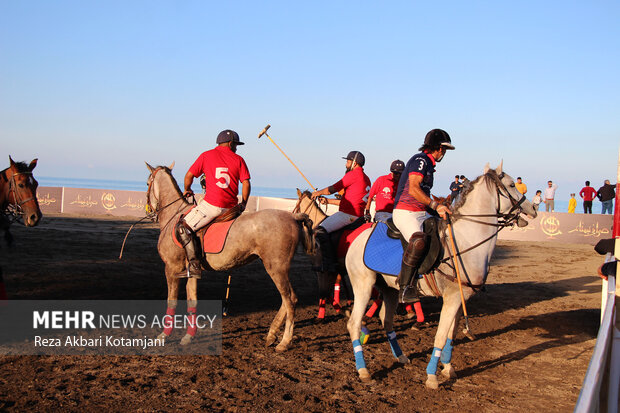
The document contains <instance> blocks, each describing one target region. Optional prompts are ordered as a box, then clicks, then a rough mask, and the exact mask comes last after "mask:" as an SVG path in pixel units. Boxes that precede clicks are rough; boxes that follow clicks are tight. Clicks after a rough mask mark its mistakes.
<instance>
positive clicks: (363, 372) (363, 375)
mask: <svg viewBox="0 0 620 413" xmlns="http://www.w3.org/2000/svg"><path fill="white" fill-rule="evenodd" d="M357 374H359V376H360V380H362V381H363V382H364V383H370V382H372V379H371V378H370V373H369V372H368V369H367V368H366V367H364V368H362V369H359V370H358V371H357Z"/></svg>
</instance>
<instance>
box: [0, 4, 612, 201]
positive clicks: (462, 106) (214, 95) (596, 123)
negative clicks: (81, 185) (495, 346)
mask: <svg viewBox="0 0 620 413" xmlns="http://www.w3.org/2000/svg"><path fill="white" fill-rule="evenodd" d="M618 21H620V3H618V2H611V1H593V2H573V1H545V2H539V1H521V2H507V1H485V2H480V1H468V2H413V1H407V2H382V3H381V4H379V3H377V2H360V1H355V2H353V1H337V2H333V1H331V2H322V1H314V2H271V1H265V2H250V1H247V2H245V1H234V2H209V1H53V2H50V1H8V0H0V142H1V146H0V147H1V149H2V150H1V151H0V156H7V155H9V154H10V155H12V156H13V158H14V159H17V160H25V161H30V160H31V159H32V158H35V157H38V158H39V165H38V166H37V169H36V171H35V172H36V173H35V175H39V176H47V177H84V178H96V179H120V180H143V179H144V180H145V179H146V175H147V171H146V167H145V166H144V161H148V162H149V163H151V164H153V165H155V164H170V163H171V162H172V161H175V162H176V167H175V175H176V177H177V180H181V179H182V176H183V175H184V173H185V172H186V171H187V168H188V167H189V166H190V164H191V163H192V162H193V160H194V159H195V158H196V157H197V156H198V155H199V154H200V153H201V152H202V151H204V150H207V149H211V148H212V147H213V146H214V145H215V138H216V136H217V134H218V132H219V131H221V130H223V129H227V128H230V129H234V130H236V131H237V132H239V134H240V135H241V136H242V138H243V139H244V140H245V142H246V145H245V146H243V147H241V148H240V150H239V154H241V155H242V156H244V158H245V159H246V162H247V163H248V166H249V168H250V172H251V174H252V182H253V185H255V186H263V187H296V186H299V187H307V184H305V181H304V180H303V179H302V178H301V176H300V175H299V174H298V173H297V172H296V171H295V169H294V168H293V167H292V166H291V165H290V164H289V163H288V161H287V160H286V159H285V158H284V157H283V156H282V155H281V154H280V152H278V151H277V149H276V148H275V147H274V146H273V145H272V144H271V143H270V142H269V141H268V140H266V139H264V138H261V139H260V140H258V139H257V135H258V132H260V130H261V129H262V128H263V127H264V126H265V125H266V124H267V123H270V124H271V125H272V127H271V129H270V135H271V136H272V138H273V139H274V140H275V141H276V142H277V143H278V144H279V145H280V146H281V147H282V148H283V149H284V151H285V152H286V153H287V154H288V155H289V156H290V157H291V158H292V159H293V160H294V161H295V162H296V164H297V165H298V166H299V168H300V169H301V170H302V171H303V172H304V174H305V175H306V176H307V177H308V178H309V179H310V181H311V182H312V183H313V184H314V185H315V186H318V187H324V186H327V185H329V184H332V183H334V182H335V181H337V180H338V179H339V178H340V177H341V176H342V175H343V172H344V161H343V160H341V159H340V158H341V157H342V156H345V155H346V153H347V152H349V151H350V150H360V151H362V152H363V153H364V154H365V155H366V159H367V165H366V168H365V169H366V171H367V173H368V175H369V176H370V177H371V179H373V180H374V179H375V178H376V177H377V176H379V175H381V174H384V173H387V171H388V168H389V165H390V163H391V162H392V161H393V160H394V159H397V158H400V159H402V160H404V161H407V159H408V158H409V157H411V156H412V155H413V154H414V153H416V152H417V148H418V147H419V146H420V144H421V142H422V140H423V137H424V135H425V133H426V132H427V131H428V130H430V129H432V128H436V127H439V128H442V129H445V130H446V131H448V133H450V135H451V136H452V141H453V143H454V144H455V146H456V147H457V150H456V151H453V152H450V153H448V155H447V156H446V158H445V159H444V161H443V162H442V163H441V164H439V166H438V169H437V174H436V184H435V189H434V192H435V193H437V194H440V195H441V194H443V195H445V194H447V193H448V185H449V183H450V182H451V181H452V180H453V177H454V175H455V174H457V173H458V174H465V175H467V176H468V177H469V178H474V177H476V176H477V175H479V174H480V173H482V170H483V167H484V165H485V164H486V163H487V162H490V163H491V165H492V166H496V165H497V164H498V163H499V162H500V160H502V159H503V161H504V169H505V170H506V171H507V172H508V173H510V174H511V175H513V176H514V177H516V176H518V175H519V176H522V177H523V178H524V181H525V183H526V184H528V186H529V189H530V191H529V193H528V195H530V197H531V196H533V191H534V189H537V188H540V189H542V188H543V185H544V184H545V183H546V181H547V180H548V179H552V180H554V181H555V182H557V183H558V184H559V189H558V198H560V199H568V198H569V195H568V194H569V193H570V192H578V191H579V189H581V187H582V186H583V181H585V180H586V179H589V180H590V181H592V185H593V186H595V187H596V188H598V187H599V186H600V185H601V184H602V182H603V180H604V179H611V180H612V182H615V177H616V175H617V169H618V166H617V165H618V149H619V144H620V123H619V122H618V119H619V116H620V80H619V79H620V75H619V73H620V64H619V63H620V53H619V50H620V47H619V46H620V25H619V24H618ZM5 162H6V163H8V159H5ZM0 165H1V163H0Z"/></svg>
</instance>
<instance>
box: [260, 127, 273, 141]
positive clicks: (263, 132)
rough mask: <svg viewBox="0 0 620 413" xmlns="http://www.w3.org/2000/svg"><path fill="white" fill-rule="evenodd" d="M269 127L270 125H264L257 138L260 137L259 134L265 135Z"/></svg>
mask: <svg viewBox="0 0 620 413" xmlns="http://www.w3.org/2000/svg"><path fill="white" fill-rule="evenodd" d="M269 128H271V125H267V126H265V129H263V130H262V131H260V133H259V134H258V139H260V137H261V136H263V135H265V134H266V133H267V129H269Z"/></svg>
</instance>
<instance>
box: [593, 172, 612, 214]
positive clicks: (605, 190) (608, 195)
mask: <svg viewBox="0 0 620 413" xmlns="http://www.w3.org/2000/svg"><path fill="white" fill-rule="evenodd" d="M596 196H597V197H598V199H599V201H601V203H602V204H603V206H602V207H601V214H605V213H607V214H613V209H614V198H615V197H616V191H615V190H614V185H612V184H610V183H609V179H605V184H604V185H603V186H601V187H600V188H599V189H598V191H596ZM605 211H607V212H605Z"/></svg>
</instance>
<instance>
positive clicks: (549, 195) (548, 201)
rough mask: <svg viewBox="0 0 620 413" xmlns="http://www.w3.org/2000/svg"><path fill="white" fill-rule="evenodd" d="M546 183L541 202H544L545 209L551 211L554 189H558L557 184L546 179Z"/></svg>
mask: <svg viewBox="0 0 620 413" xmlns="http://www.w3.org/2000/svg"><path fill="white" fill-rule="evenodd" d="M547 185H548V186H547V187H546V188H545V196H544V199H543V202H544V203H545V211H547V212H553V209H554V208H555V190H556V189H558V185H557V184H554V183H553V182H552V181H548V182H547Z"/></svg>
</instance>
